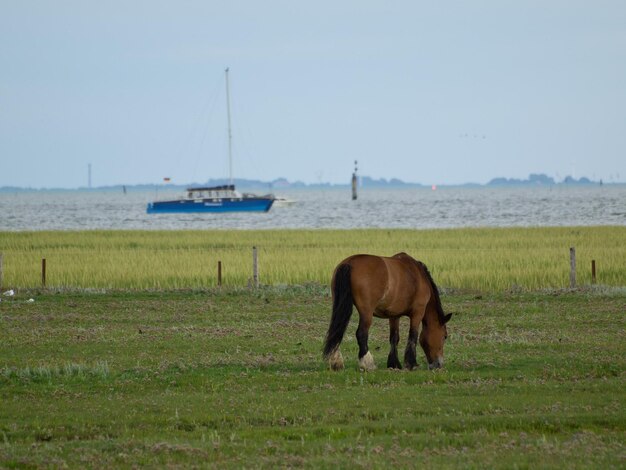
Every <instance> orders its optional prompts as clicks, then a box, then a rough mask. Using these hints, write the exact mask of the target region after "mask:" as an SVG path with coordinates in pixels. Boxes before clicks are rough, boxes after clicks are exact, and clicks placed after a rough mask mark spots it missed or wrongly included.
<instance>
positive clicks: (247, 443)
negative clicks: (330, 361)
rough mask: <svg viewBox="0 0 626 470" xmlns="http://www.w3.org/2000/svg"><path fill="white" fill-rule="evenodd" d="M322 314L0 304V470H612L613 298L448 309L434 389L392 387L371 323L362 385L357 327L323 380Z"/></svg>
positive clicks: (324, 309)
mask: <svg viewBox="0 0 626 470" xmlns="http://www.w3.org/2000/svg"><path fill="white" fill-rule="evenodd" d="M30 298H34V300H35V301H34V302H29V299H30ZM329 304H330V297H329V293H328V289H327V288H325V287H321V286H317V287H316V286H315V285H308V286H303V287H265V288H261V289H257V290H251V289H222V290H218V289H208V290H190V291H136V292H128V291H125V292H119V291H118V292H108V293H84V292H62V293H58V292H57V293H55V292H51V291H47V292H37V291H24V292H19V293H18V294H17V295H16V296H15V297H13V298H10V299H4V301H3V302H1V303H0V403H2V406H0V467H2V468H42V467H45V468H49V467H54V468H62V467H70V468H94V467H96V468H102V467H113V468H134V467H137V466H148V467H168V468H276V467H282V468H285V467H305V468H329V469H330V468H333V469H334V468H355V467H356V468H358V467H366V468H383V467H384V468H388V467H390V466H393V467H396V468H416V467H417V468H507V469H508V468H568V469H569V468H574V469H575V468H624V464H625V462H626V413H625V411H624V403H626V387H625V385H626V384H625V380H624V378H625V377H624V373H625V366H626V359H625V358H626V346H625V345H626V337H625V336H626V335H625V333H624V332H625V331H626V316H625V315H624V307H625V305H626V293H625V292H624V290H623V289H609V288H596V289H583V290H579V291H567V292H566V291H562V290H558V291H553V292H551V293H545V292H542V293H527V292H509V293H499V294H489V293H486V294H461V293H454V294H445V295H444V297H443V304H444V307H445V308H446V309H448V310H449V311H454V312H456V313H455V316H454V317H453V319H452V321H451V322H450V324H449V333H450V336H449V340H448V342H447V345H446V350H445V354H446V367H445V368H444V369H442V370H439V371H428V370H426V368H425V364H422V365H421V366H420V369H419V370H417V371H413V372H407V371H392V370H386V369H385V368H384V365H385V361H386V355H387V352H388V343H387V341H388V340H387V335H388V329H387V323H386V322H385V321H382V320H375V322H374V324H373V327H372V330H371V337H370V347H371V349H372V352H373V354H374V358H375V360H376V362H377V364H378V367H379V369H378V370H376V371H373V372H368V373H362V372H360V371H358V370H357V361H356V354H357V345H356V340H355V339H354V332H355V328H356V322H355V321H354V318H353V321H352V322H351V324H350V326H349V329H348V332H347V336H346V338H345V340H344V343H343V345H342V350H343V353H344V356H345V357H346V370H344V371H341V372H332V371H329V370H328V369H327V367H326V365H325V364H324V363H323V362H322V360H321V347H322V340H323V336H324V334H325V330H326V328H327V324H328V319H329ZM401 328H402V329H401V332H402V337H403V340H402V341H403V342H404V341H405V338H406V334H407V322H406V321H404V322H402V324H401Z"/></svg>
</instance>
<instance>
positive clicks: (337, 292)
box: [324, 264, 353, 359]
mask: <svg viewBox="0 0 626 470" xmlns="http://www.w3.org/2000/svg"><path fill="white" fill-rule="evenodd" d="M350 270H351V268H350V265H349V264H341V265H339V266H338V267H337V271H335V277H334V280H333V285H332V290H333V313H332V316H331V317H330V326H329V327H328V333H326V342H325V343H324V357H325V358H327V359H328V358H329V356H330V355H331V354H332V353H333V352H334V351H335V350H336V349H337V348H338V347H339V343H341V340H342V339H343V335H344V333H345V332H346V328H347V327H348V322H349V321H350V316H352V302H353V299H352V288H351V287H350Z"/></svg>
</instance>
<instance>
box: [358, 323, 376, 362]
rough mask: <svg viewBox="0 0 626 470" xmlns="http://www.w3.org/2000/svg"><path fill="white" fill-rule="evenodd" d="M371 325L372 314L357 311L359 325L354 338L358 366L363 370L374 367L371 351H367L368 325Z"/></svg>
mask: <svg viewBox="0 0 626 470" xmlns="http://www.w3.org/2000/svg"><path fill="white" fill-rule="evenodd" d="M371 325H372V314H371V313H370V314H363V313H361V312H360V311H359V327H358V328H357V330H356V340H357V341H358V343H359V368H360V369H361V370H364V371H368V370H374V369H376V364H375V363H374V358H373V357H372V353H371V352H369V348H368V346H367V339H368V336H369V330H370V326H371Z"/></svg>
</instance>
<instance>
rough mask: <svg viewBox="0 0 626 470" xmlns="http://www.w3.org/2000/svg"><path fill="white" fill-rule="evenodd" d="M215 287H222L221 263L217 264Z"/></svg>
mask: <svg viewBox="0 0 626 470" xmlns="http://www.w3.org/2000/svg"><path fill="white" fill-rule="evenodd" d="M217 287H222V262H221V261H218V262H217Z"/></svg>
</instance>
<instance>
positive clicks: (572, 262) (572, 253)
mask: <svg viewBox="0 0 626 470" xmlns="http://www.w3.org/2000/svg"><path fill="white" fill-rule="evenodd" d="M569 286H570V288H571V289H574V288H575V287H576V248H574V247H571V248H570V249H569Z"/></svg>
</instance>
